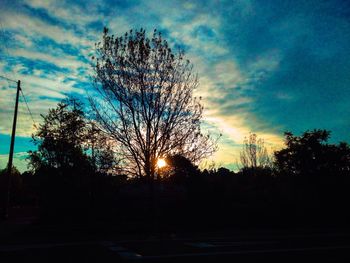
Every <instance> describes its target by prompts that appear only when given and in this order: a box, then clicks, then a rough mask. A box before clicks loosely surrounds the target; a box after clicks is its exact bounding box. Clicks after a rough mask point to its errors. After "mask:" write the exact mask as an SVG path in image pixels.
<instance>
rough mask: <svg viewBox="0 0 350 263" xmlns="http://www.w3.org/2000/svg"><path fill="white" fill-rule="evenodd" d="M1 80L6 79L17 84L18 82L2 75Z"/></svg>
mask: <svg viewBox="0 0 350 263" xmlns="http://www.w3.org/2000/svg"><path fill="white" fill-rule="evenodd" d="M0 78H3V79H6V80H7V81H12V82H15V83H17V81H16V80H13V79H10V78H8V77H5V76H2V75H0Z"/></svg>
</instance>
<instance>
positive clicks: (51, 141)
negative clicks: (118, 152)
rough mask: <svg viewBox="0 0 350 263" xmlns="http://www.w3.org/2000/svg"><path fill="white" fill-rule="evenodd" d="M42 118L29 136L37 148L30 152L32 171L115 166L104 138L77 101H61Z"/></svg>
mask: <svg viewBox="0 0 350 263" xmlns="http://www.w3.org/2000/svg"><path fill="white" fill-rule="evenodd" d="M42 118H43V120H44V121H43V124H40V126H39V128H38V130H37V132H36V133H35V134H33V136H32V137H33V142H34V143H35V144H36V145H37V146H38V150H37V151H30V152H29V156H30V157H29V158H30V165H31V166H32V167H33V169H34V170H40V168H56V169H59V170H61V171H63V170H67V169H72V168H74V169H75V168H77V169H78V170H79V169H80V170H83V169H84V168H88V169H93V170H97V171H99V172H102V173H106V172H107V171H109V170H111V169H112V168H113V167H114V166H116V165H117V161H116V160H117V159H116V158H115V156H114V153H113V151H112V148H111V145H110V144H108V139H107V137H106V136H105V135H104V134H102V133H101V132H100V131H99V130H97V129H95V128H94V125H93V123H92V122H91V121H89V120H88V119H87V118H86V116H85V113H84V111H83V104H82V103H81V102H80V101H79V100H77V99H75V98H68V99H65V100H62V101H61V102H60V103H58V104H57V107H56V108H55V109H50V110H49V113H48V114H47V115H42Z"/></svg>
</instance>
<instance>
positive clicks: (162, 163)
mask: <svg viewBox="0 0 350 263" xmlns="http://www.w3.org/2000/svg"><path fill="white" fill-rule="evenodd" d="M157 166H158V168H163V167H164V166H166V162H165V160H164V159H162V158H159V159H158V161H157Z"/></svg>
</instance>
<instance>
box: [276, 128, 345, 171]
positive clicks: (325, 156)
mask: <svg viewBox="0 0 350 263" xmlns="http://www.w3.org/2000/svg"><path fill="white" fill-rule="evenodd" d="M329 138H330V131H327V130H313V131H306V132H304V133H303V134H302V135H301V136H295V135H293V133H291V132H286V133H285V144H286V148H285V149H282V150H280V151H277V152H276V153H275V157H276V165H277V168H278V169H279V171H280V172H281V173H283V174H290V175H304V176H312V175H341V174H346V173H348V172H349V171H350V148H349V145H348V144H347V143H340V144H339V145H334V144H328V143H327V142H328V139H329Z"/></svg>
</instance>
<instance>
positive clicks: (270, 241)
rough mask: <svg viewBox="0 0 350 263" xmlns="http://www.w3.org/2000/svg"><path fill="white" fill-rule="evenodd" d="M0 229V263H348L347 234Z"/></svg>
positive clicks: (349, 246)
mask: <svg viewBox="0 0 350 263" xmlns="http://www.w3.org/2000/svg"><path fill="white" fill-rule="evenodd" d="M2 224H3V223H2ZM10 227H12V228H13V229H12V232H11V231H10ZM5 228H6V229H5ZM4 229H5V231H3V230H4ZM1 230H2V231H3V233H6V230H7V234H8V235H7V236H6V235H3V236H1V242H0V262H1V263H5V262H21V263H22V262H37V263H39V262H45V263H46V262H64V263H66V262H101V263H103V262H134V261H136V262H184V261H185V262H188V261H190V262H298V261H302V262H305V261H309V262H350V253H349V251H350V229H335V228H332V229H326V228H318V229H311V228H308V229H300V228H298V229H291V228H289V229H282V228H279V229H262V228H259V229H252V228H250V229H248V228H246V229H241V228H235V229H232V228H231V229H227V230H220V231H218V232H200V231H199V232H196V233H157V234H154V235H149V234H137V233H135V234H133V235H127V234H125V233H124V234H120V233H119V234H118V233H117V232H116V231H115V230H113V228H110V227H107V226H106V225H100V226H94V227H92V226H90V227H87V226H79V225H75V226H65V227H62V226H55V225H50V226H49V225H46V226H40V225H35V224H34V225H32V224H28V222H16V226H14V225H12V226H10V224H7V225H4V224H3V225H2V229H1Z"/></svg>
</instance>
